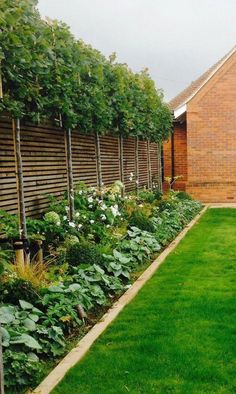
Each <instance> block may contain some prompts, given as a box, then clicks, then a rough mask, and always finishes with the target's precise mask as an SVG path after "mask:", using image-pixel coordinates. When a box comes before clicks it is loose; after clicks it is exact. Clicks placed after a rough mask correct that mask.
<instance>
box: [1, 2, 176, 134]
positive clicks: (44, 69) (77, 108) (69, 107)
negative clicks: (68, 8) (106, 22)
mask: <svg viewBox="0 0 236 394" xmlns="http://www.w3.org/2000/svg"><path fill="white" fill-rule="evenodd" d="M36 7H37V0H15V1H12V0H2V1H1V6H0V25H1V28H0V72H1V74H0V75H1V80H2V86H3V98H2V99H1V101H0V110H1V111H7V112H9V113H10V114H11V115H12V116H13V117H19V118H23V117H24V118H29V119H31V120H33V121H34V122H35V121H37V122H39V121H42V120H43V119H44V118H49V117H51V118H54V119H61V120H62V123H63V126H64V127H71V128H74V127H79V128H80V130H81V131H84V132H85V133H91V132H96V133H99V134H104V133H107V132H113V133H116V134H123V135H124V136H128V135H133V136H139V137H140V138H150V140H152V141H161V140H163V139H165V138H167V136H168V134H169V132H170V129H171V123H172V117H171V113H170V110H169V108H168V106H167V105H166V104H165V103H164V101H163V94H162V92H160V91H158V90H157V89H156V87H155V84H154V82H153V81H152V79H151V78H150V76H149V74H148V72H147V71H146V70H144V71H142V72H140V73H133V72H132V71H131V70H130V69H129V68H128V67H127V65H125V64H119V63H117V62H116V59H115V56H114V55H112V56H110V58H109V59H106V58H105V57H104V56H103V55H102V54H101V53H100V52H99V51H97V50H94V49H93V48H92V47H91V46H89V45H86V44H85V43H84V42H83V41H81V40H79V41H78V40H76V39H75V38H74V36H73V35H72V34H71V32H70V30H69V28H68V27H67V26H66V25H65V24H64V23H62V22H58V21H51V20H49V19H47V20H42V19H41V17H40V15H39V12H38V11H37V8H36Z"/></svg>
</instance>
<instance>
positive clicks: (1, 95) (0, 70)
mask: <svg viewBox="0 0 236 394" xmlns="http://www.w3.org/2000/svg"><path fill="white" fill-rule="evenodd" d="M0 99H3V86H2V64H1V60H0Z"/></svg>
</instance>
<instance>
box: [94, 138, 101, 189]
mask: <svg viewBox="0 0 236 394" xmlns="http://www.w3.org/2000/svg"><path fill="white" fill-rule="evenodd" d="M95 145H96V161H97V180H98V189H99V190H102V185H103V183H102V161H101V149H100V138H99V134H98V133H95Z"/></svg>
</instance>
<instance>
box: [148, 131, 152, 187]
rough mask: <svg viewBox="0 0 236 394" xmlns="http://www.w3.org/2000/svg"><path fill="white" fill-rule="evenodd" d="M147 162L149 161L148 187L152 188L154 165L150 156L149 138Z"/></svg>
mask: <svg viewBox="0 0 236 394" xmlns="http://www.w3.org/2000/svg"><path fill="white" fill-rule="evenodd" d="M147 162H148V189H151V190H152V167H151V157H150V140H149V138H148V139H147Z"/></svg>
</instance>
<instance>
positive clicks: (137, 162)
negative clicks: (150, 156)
mask: <svg viewBox="0 0 236 394" xmlns="http://www.w3.org/2000/svg"><path fill="white" fill-rule="evenodd" d="M138 145H139V139H138V137H136V138H135V188H136V193H137V194H138V189H139V154H138Z"/></svg>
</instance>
